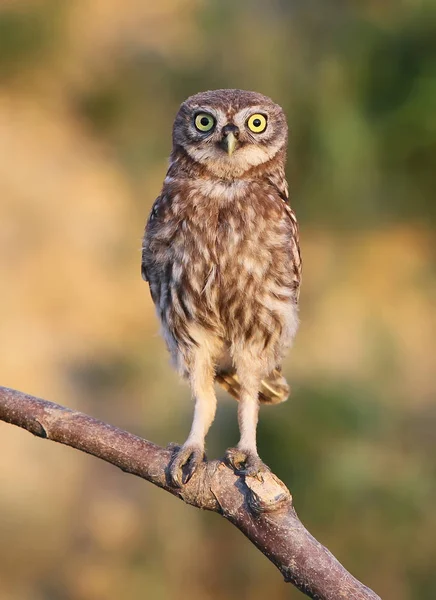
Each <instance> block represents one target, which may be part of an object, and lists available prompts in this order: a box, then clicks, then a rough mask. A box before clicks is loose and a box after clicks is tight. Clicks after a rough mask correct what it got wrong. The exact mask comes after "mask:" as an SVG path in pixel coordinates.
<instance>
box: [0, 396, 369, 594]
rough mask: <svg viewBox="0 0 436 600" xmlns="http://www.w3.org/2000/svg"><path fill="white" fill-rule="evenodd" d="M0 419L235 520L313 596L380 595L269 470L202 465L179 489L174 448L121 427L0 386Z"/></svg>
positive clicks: (287, 577)
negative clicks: (309, 524)
mask: <svg viewBox="0 0 436 600" xmlns="http://www.w3.org/2000/svg"><path fill="white" fill-rule="evenodd" d="M0 421H6V422H7V423H11V424H13V425H17V426H18V427H22V428H23V429H27V431H30V432H31V433H33V434H34V435H37V436H39V437H41V438H46V439H49V440H52V441H55V442H60V443H61V444H65V445H67V446H71V447H72V448H76V449H77V450H81V451H82V452H87V453H88V454H92V455H93V456H96V457H98V458H101V459H102V460H105V461H106V462H109V463H111V464H113V465H115V466H116V467H119V468H120V469H122V470H123V471H125V472H127V473H131V474H132V475H137V476H138V477H142V478H143V479H146V480H147V481H150V482H151V483H153V484H154V485H157V486H159V487H160V488H162V489H164V490H166V491H168V492H170V493H171V494H173V495H175V496H178V497H179V498H180V499H181V500H183V501H184V502H186V503H188V504H191V505H192V506H196V507H197V508H203V509H206V510H211V511H214V512H217V513H220V514H221V515H222V516H223V517H225V518H226V519H228V520H229V521H230V522H231V523H233V525H235V526H236V527H237V528H238V529H240V531H242V533H244V535H246V536H247V537H248V539H249V540H250V541H251V542H253V544H254V545H255V546H256V547H257V548H258V549H259V550H260V551H261V552H263V554H265V556H267V558H269V559H270V560H271V561H272V562H273V563H274V564H275V565H276V567H277V568H278V569H279V570H280V571H281V573H282V574H283V576H284V578H285V580H286V581H289V582H291V583H293V584H294V585H295V586H296V587H297V588H298V589H299V590H301V591H302V592H303V593H304V594H306V595H307V596H309V597H310V598H314V599H317V600H339V599H341V598H343V599H346V600H380V598H379V596H377V594H375V593H374V592H373V591H372V590H370V589H369V588H367V587H366V586H364V585H363V584H362V583H360V582H359V581H357V579H355V578H354V577H353V576H352V575H351V574H350V573H348V571H347V570H346V569H345V568H344V567H343V566H342V565H341V564H340V563H339V562H338V561H337V560H336V558H335V557H334V556H333V555H332V554H331V553H330V552H329V551H328V550H327V549H326V548H325V547H324V546H322V545H321V544H320V543H319V542H318V541H317V540H316V539H315V538H314V537H313V536H312V535H311V534H310V533H309V532H308V531H307V529H306V528H305V527H304V525H303V524H302V523H301V521H300V520H299V519H298V517H297V514H296V512H295V509H294V507H293V504H292V496H291V494H290V492H289V491H288V489H287V488H286V486H285V485H284V484H283V483H282V482H281V481H280V480H279V479H278V478H277V477H276V476H275V475H274V474H273V473H269V472H267V473H265V474H262V481H260V480H258V479H257V478H255V477H242V476H237V475H235V473H234V472H233V470H231V469H230V468H229V467H228V466H226V465H225V464H224V462H222V461H219V460H214V461H210V462H204V463H203V464H202V465H201V466H200V468H199V469H198V470H197V472H196V473H195V474H194V476H193V477H192V479H191V480H190V481H189V483H187V484H186V485H184V486H183V488H181V489H175V488H173V487H171V485H170V483H169V480H168V479H167V476H166V469H167V466H168V463H169V461H170V459H171V456H172V452H173V450H169V449H164V448H160V447H159V446H156V445H155V444H152V443H151V442H148V441H146V440H143V439H141V438H139V437H136V436H135V435H132V434H131V433H128V432H127V431H122V430H121V429H117V428H116V427H113V426H112V425H108V424H107V423H103V422H101V421H98V420H96V419H93V418H92V417H89V416H87V415H85V414H83V413H79V412H75V411H72V410H69V409H67V408H64V407H62V406H59V405H58V404H53V403H52V402H47V401H45V400H40V399H38V398H34V397H33V396H28V395H27V394H23V393H22V392H18V391H15V390H11V389H8V388H4V387H0Z"/></svg>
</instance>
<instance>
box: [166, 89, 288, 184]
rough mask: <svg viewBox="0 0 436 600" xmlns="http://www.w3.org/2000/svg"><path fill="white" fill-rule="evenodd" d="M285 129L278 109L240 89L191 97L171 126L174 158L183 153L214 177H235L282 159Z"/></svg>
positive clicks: (265, 100)
mask: <svg viewBox="0 0 436 600" xmlns="http://www.w3.org/2000/svg"><path fill="white" fill-rule="evenodd" d="M287 134H288V129H287V125H286V118H285V115H284V113H283V110H282V108H281V107H280V106H278V105H277V104H275V103H274V102H273V101H272V100H271V99H270V98H268V97H267V96H263V95H262V94H258V93H257V92H248V91H244V90H213V91H208V92H201V93H199V94H195V96H191V97H190V98H188V99H187V100H185V102H183V104H182V105H181V107H180V109H179V112H178V113H177V116H176V119H175V121H174V128H173V155H174V154H177V152H178V151H179V152H180V150H183V151H184V152H185V153H186V154H188V156H189V157H190V158H191V159H192V160H193V161H194V162H195V163H197V164H200V165H202V166H203V167H205V168H206V170H207V171H208V172H209V173H210V174H211V175H213V176H216V177H219V178H236V177H241V176H243V175H244V174H245V173H247V172H249V171H251V170H252V169H253V168H255V167H259V165H263V164H265V163H270V162H271V161H272V160H273V159H274V158H277V159H278V160H281V161H282V163H283V162H284V160H285V154H286V144H287Z"/></svg>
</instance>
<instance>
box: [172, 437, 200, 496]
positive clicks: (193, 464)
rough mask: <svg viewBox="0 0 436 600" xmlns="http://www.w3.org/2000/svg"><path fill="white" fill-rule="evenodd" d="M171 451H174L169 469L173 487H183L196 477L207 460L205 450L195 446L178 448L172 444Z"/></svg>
mask: <svg viewBox="0 0 436 600" xmlns="http://www.w3.org/2000/svg"><path fill="white" fill-rule="evenodd" d="M168 449H169V450H172V451H173V456H172V458H171V461H170V464H169V467H168V476H169V480H170V483H171V485H172V486H174V487H178V488H180V487H182V486H183V485H184V484H185V483H188V481H189V480H190V479H191V477H192V476H193V475H194V473H195V471H196V469H197V467H198V465H199V464H200V463H202V462H203V460H204V459H205V455H204V450H203V448H202V447H201V446H196V445H194V444H189V445H186V446H185V445H183V446H177V445H176V444H170V445H169V446H168Z"/></svg>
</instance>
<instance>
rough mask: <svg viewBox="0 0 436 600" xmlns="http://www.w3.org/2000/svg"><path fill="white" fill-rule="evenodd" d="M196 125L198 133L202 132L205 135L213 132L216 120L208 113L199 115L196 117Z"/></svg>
mask: <svg viewBox="0 0 436 600" xmlns="http://www.w3.org/2000/svg"><path fill="white" fill-rule="evenodd" d="M194 123H195V127H196V128H197V129H198V131H202V132H203V133H204V132H207V131H211V129H213V128H214V126H215V119H214V118H213V117H212V115H209V114H208V113H198V115H197V116H196V117H195V121H194Z"/></svg>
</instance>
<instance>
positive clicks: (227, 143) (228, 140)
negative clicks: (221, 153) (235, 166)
mask: <svg viewBox="0 0 436 600" xmlns="http://www.w3.org/2000/svg"><path fill="white" fill-rule="evenodd" d="M237 143H238V140H237V139H236V138H235V135H234V134H233V133H232V132H230V133H228V134H227V135H226V137H225V138H224V139H223V144H224V148H225V149H226V150H227V154H228V155H229V156H232V154H233V152H234V151H235V148H236V144H237Z"/></svg>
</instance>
